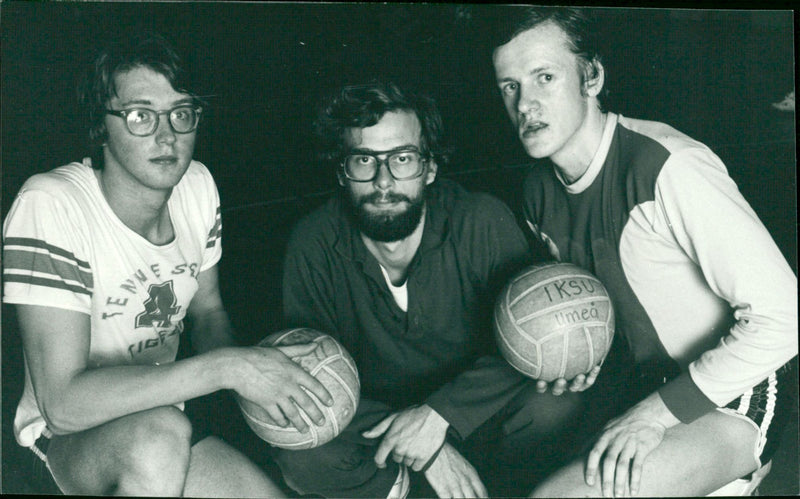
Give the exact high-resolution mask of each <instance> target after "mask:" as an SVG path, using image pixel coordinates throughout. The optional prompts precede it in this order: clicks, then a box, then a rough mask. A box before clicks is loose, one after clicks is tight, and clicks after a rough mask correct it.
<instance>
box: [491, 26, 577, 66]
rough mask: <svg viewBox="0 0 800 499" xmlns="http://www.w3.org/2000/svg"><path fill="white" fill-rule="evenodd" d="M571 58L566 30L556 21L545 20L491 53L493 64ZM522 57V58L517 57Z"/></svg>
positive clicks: (572, 55)
mask: <svg viewBox="0 0 800 499" xmlns="http://www.w3.org/2000/svg"><path fill="white" fill-rule="evenodd" d="M565 56H566V57H568V58H569V59H572V58H574V57H575V54H574V53H573V52H572V50H571V43H570V40H569V38H568V36H567V34H566V32H565V31H564V30H563V29H562V28H561V27H560V26H559V25H558V24H556V23H554V22H552V21H545V22H544V23H542V24H539V25H537V26H534V27H532V28H529V29H526V30H525V31H521V32H520V33H517V34H516V35H515V36H514V37H513V38H512V39H511V40H509V41H508V42H506V43H505V44H504V45H500V46H499V47H497V48H496V49H495V51H494V54H493V60H494V63H495V66H498V65H511V64H525V63H527V62H528V61H527V59H530V58H535V59H541V60H542V61H543V62H545V61H551V62H556V61H561V62H563V61H564V58H565ZM520 57H523V58H524V59H523V60H520V59H519V58H520Z"/></svg>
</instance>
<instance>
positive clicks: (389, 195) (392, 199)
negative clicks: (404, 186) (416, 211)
mask: <svg viewBox="0 0 800 499" xmlns="http://www.w3.org/2000/svg"><path fill="white" fill-rule="evenodd" d="M401 201H406V202H411V200H410V199H409V198H408V196H404V195H403V194H398V193H396V192H386V193H381V192H373V193H372V194H369V195H367V196H364V197H362V198H361V199H360V200H359V203H358V204H360V205H363V204H366V203H378V202H383V203H399V202H401Z"/></svg>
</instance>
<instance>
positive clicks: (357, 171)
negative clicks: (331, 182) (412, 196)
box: [342, 148, 427, 182]
mask: <svg viewBox="0 0 800 499" xmlns="http://www.w3.org/2000/svg"><path fill="white" fill-rule="evenodd" d="M384 155H385V156H386V157H385V158H384V159H380V158H378V156H384ZM426 162H427V159H426V158H423V157H422V153H420V152H419V150H418V149H417V148H410V149H401V150H397V151H387V152H376V153H366V152H355V153H351V154H348V155H347V156H346V157H345V158H344V161H342V171H344V176H345V177H347V178H348V179H349V180H352V181H354V182H371V181H373V180H375V177H377V176H378V170H380V167H381V165H386V167H387V168H388V169H389V174H390V175H391V176H392V178H393V179H395V180H411V179H415V178H417V177H419V176H421V175H422V173H423V172H424V171H425V163H426Z"/></svg>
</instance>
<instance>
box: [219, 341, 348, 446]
mask: <svg viewBox="0 0 800 499" xmlns="http://www.w3.org/2000/svg"><path fill="white" fill-rule="evenodd" d="M316 348H317V344H316V343H307V344H302V345H291V346H280V347H274V348H271V347H260V346H256V347H249V348H241V349H239V350H240V351H241V357H240V358H242V359H243V360H244V361H245V363H244V366H245V369H243V370H242V371H237V373H236V376H237V379H235V380H234V387H235V388H234V389H235V390H236V392H237V393H238V394H239V395H241V396H242V397H244V398H246V399H248V400H251V401H253V402H255V403H256V404H258V405H260V406H261V407H263V408H264V410H266V411H267V413H268V414H269V416H270V417H271V418H272V419H273V420H275V423H277V424H278V425H280V426H287V425H288V424H289V423H291V424H292V425H294V427H295V428H297V429H298V430H299V431H300V432H301V433H305V432H307V431H308V425H307V424H306V422H305V420H304V419H303V417H302V415H301V414H300V410H299V409H302V410H303V411H304V412H305V413H306V414H307V415H308V417H310V418H311V420H312V421H314V423H316V424H317V425H322V424H324V423H325V416H324V414H323V413H322V411H321V410H320V408H319V407H318V406H317V403H316V401H315V400H314V399H313V398H312V397H311V396H310V395H309V392H310V393H313V394H314V395H315V396H316V397H317V399H319V400H320V401H322V403H323V404H325V405H327V406H331V405H332V404H333V397H332V396H331V394H330V393H329V392H328V390H327V389H326V388H325V386H324V385H323V384H322V383H320V382H319V380H317V379H316V378H315V377H314V376H312V375H310V374H309V373H307V372H306V371H305V370H304V369H303V368H302V367H300V365H299V364H297V363H295V362H294V361H292V359H291V358H292V357H299V356H302V355H306V354H308V353H311V352H313V351H314V349H316ZM287 420H288V421H287Z"/></svg>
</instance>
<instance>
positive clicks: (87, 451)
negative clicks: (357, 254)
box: [3, 36, 330, 497]
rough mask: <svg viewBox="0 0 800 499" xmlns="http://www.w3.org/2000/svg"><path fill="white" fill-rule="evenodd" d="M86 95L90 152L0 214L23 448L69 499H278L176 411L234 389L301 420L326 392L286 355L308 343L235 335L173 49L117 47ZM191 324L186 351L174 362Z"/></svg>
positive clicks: (193, 115)
mask: <svg viewBox="0 0 800 499" xmlns="http://www.w3.org/2000/svg"><path fill="white" fill-rule="evenodd" d="M83 102H84V104H85V105H86V106H87V107H88V111H89V113H88V114H89V118H90V138H91V139H92V140H93V141H94V143H95V144H96V145H97V146H98V148H97V153H98V154H95V159H94V161H92V160H91V159H89V158H87V159H85V160H84V161H83V162H82V163H71V164H69V165H66V166H62V167H59V168H56V169H54V170H52V171H49V172H47V173H42V174H39V175H35V176H33V177H31V178H30V179H29V180H28V181H27V182H26V183H25V185H24V186H23V187H22V189H21V191H20V193H19V195H18V196H17V198H16V199H15V201H14V204H13V206H12V208H11V210H10V212H9V214H8V216H7V218H6V220H5V224H4V233H3V238H4V241H3V242H4V247H3V263H4V274H3V277H4V282H5V284H4V301H5V302H7V303H12V304H15V305H16V311H17V317H18V321H19V328H20V334H21V336H22V340H23V348H24V352H25V374H26V384H25V387H24V392H23V396H22V400H21V401H20V403H19V405H18V408H17V413H16V418H15V424H14V430H15V434H16V438H17V440H18V442H19V443H20V445H22V446H24V447H28V448H29V449H30V450H31V456H32V457H34V456H35V457H34V459H35V460H36V461H37V462H39V465H38V469H39V471H41V472H42V476H41V477H40V478H41V479H43V480H52V479H54V480H55V483H56V484H57V486H58V488H59V489H60V491H61V492H63V493H66V494H88V495H108V494H120V495H139V496H151V495H152V496H161V495H166V496H179V495H187V496H205V497H208V496H220V497H251V496H254V497H258V496H261V497H264V496H266V497H275V496H281V495H282V492H281V489H280V488H278V487H277V486H276V485H275V484H274V483H272V481H271V480H270V479H269V478H268V477H267V476H266V475H265V474H264V473H263V471H261V470H260V469H259V468H258V467H257V466H256V465H255V464H253V463H252V462H250V461H249V460H248V459H247V458H246V457H245V456H244V455H243V454H241V453H239V452H238V451H236V450H234V449H233V448H232V447H230V446H229V445H227V444H226V443H224V442H223V441H222V440H220V439H219V438H216V437H213V436H209V435H208V434H207V433H204V432H203V431H202V430H201V428H199V427H198V426H197V425H195V426H194V427H193V425H192V423H190V421H189V419H188V418H187V417H186V416H185V415H184V413H183V412H182V408H183V404H184V402H185V401H187V400H189V399H193V398H195V397H199V396H203V395H206V394H209V393H211V392H214V391H217V390H221V389H231V390H235V391H237V392H238V393H239V394H240V395H242V396H244V397H247V398H249V399H252V400H254V401H256V402H257V403H259V404H261V405H262V406H264V407H265V408H267V409H268V410H269V411H270V413H271V414H272V415H273V417H275V418H276V419H277V420H279V421H281V420H282V421H284V422H285V423H286V424H290V422H291V424H295V425H296V426H297V427H298V428H301V429H305V428H306V425H305V423H304V422H303V421H302V418H300V417H298V411H297V408H296V407H295V405H294V404H295V403H297V404H298V405H299V406H300V407H302V408H303V409H304V410H305V411H306V412H307V413H308V414H310V415H311V416H312V417H313V418H314V419H315V420H317V421H319V419H320V418H322V414H321V412H320V411H319V407H318V406H317V405H316V403H315V402H314V401H313V400H312V398H310V397H309V395H307V392H306V390H309V391H310V392H313V393H314V394H315V395H316V396H317V397H319V398H320V399H321V400H324V401H326V403H330V394H329V393H328V392H327V391H326V390H325V388H324V387H323V386H322V385H321V384H320V383H319V382H318V381H316V379H314V378H313V377H311V376H310V375H308V374H307V373H306V372H305V371H303V369H302V368H300V367H299V366H298V365H297V364H295V363H293V362H291V360H290V359H289V357H288V356H287V355H289V356H290V355H295V354H298V353H303V352H306V351H307V350H308V348H307V347H301V348H300V349H299V350H298V349H296V348H295V349H284V350H279V349H269V348H257V347H249V348H246V347H236V346H234V341H233V336H232V332H231V326H230V323H229V321H228V317H227V314H226V313H225V310H224V308H223V305H222V300H221V298H220V294H219V289H218V284H217V262H218V261H219V259H220V255H221V244H220V229H221V225H220V209H219V196H218V193H217V189H216V186H215V184H214V181H213V179H212V177H211V175H210V173H209V171H208V170H207V169H206V167H205V166H204V165H202V164H201V163H198V162H196V161H193V160H192V154H193V151H194V144H195V134H196V128H197V125H198V122H199V121H200V116H201V111H202V102H201V100H200V98H199V97H198V96H197V95H196V94H195V93H194V92H192V91H191V90H189V84H188V78H187V73H186V72H185V70H184V68H183V63H182V61H181V59H180V58H179V57H178V55H177V54H176V53H175V51H174V49H173V48H172V47H171V46H170V45H169V44H168V43H167V42H166V41H165V40H164V39H163V38H161V37H158V36H146V37H143V38H137V39H134V40H126V41H123V42H120V43H119V44H117V45H115V46H112V47H111V48H109V49H108V50H106V51H104V52H102V53H101V54H100V55H99V56H98V58H97V59H96V60H95V62H94V65H93V66H92V72H91V75H90V76H89V78H88V80H87V84H86V85H85V87H84V89H83ZM185 318H186V319H190V320H191V324H192V328H191V330H190V333H191V335H192V336H191V339H192V345H193V347H194V348H195V350H197V352H198V355H195V356H193V357H189V358H187V359H184V360H179V361H175V359H176V353H177V350H178V342H179V339H180V336H181V334H182V332H183V329H184V326H183V324H184V323H183V321H184V319H185ZM284 416H286V418H288V419H289V420H290V421H286V420H285V419H284ZM41 462H44V463H45V464H46V467H47V470H44V468H43V467H42V466H41ZM31 471H34V470H31ZM51 477H52V479H51ZM51 484H52V481H51Z"/></svg>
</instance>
